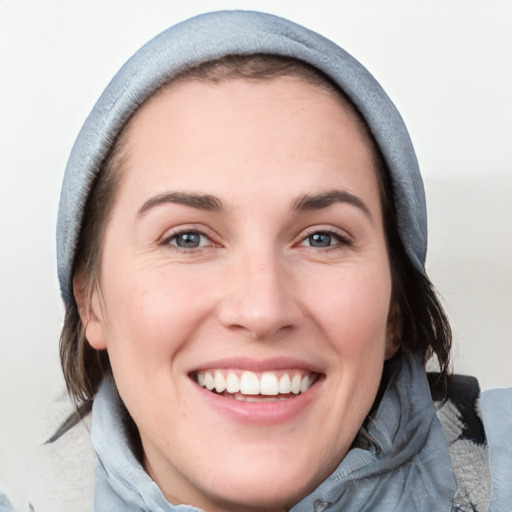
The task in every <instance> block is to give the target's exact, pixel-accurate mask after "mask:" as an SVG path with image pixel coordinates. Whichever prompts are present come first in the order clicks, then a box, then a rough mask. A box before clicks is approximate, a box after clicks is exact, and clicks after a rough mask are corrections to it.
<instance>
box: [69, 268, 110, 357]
mask: <svg viewBox="0 0 512 512" xmlns="http://www.w3.org/2000/svg"><path fill="white" fill-rule="evenodd" d="M73 295H74V296H75V301H76V304H77V306H78V314H79V315H80V319H81V321H82V325H83V326H84V329H85V338H86V339H87V341H88V343H89V345H91V347H92V348H95V349H96V350H104V349H106V348H107V337H106V329H105V322H104V318H103V311H102V309H101V302H100V294H99V290H98V287H97V286H94V289H93V290H92V293H90V292H89V286H88V283H87V278H86V276H85V275H84V273H83V272H77V273H76V275H75V276H74V277H73Z"/></svg>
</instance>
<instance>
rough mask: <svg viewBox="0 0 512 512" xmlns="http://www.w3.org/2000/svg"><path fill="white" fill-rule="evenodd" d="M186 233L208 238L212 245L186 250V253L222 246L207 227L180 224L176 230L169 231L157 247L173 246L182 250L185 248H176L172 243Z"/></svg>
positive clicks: (218, 238)
mask: <svg viewBox="0 0 512 512" xmlns="http://www.w3.org/2000/svg"><path fill="white" fill-rule="evenodd" d="M185 233H197V234H198V235H200V236H204V237H206V238H207V239H208V240H209V241H210V242H211V243H210V244H208V245H206V246H200V247H196V248H195V249H185V250H186V251H188V252H190V251H194V250H198V249H204V248H208V247H213V246H220V245H221V244H220V237H219V236H218V235H217V233H215V231H213V230H212V229H210V228H207V227H206V226H202V225H198V224H180V225H179V226H176V227H174V228H171V229H168V230H167V231H165V233H164V234H163V235H162V236H161V237H160V238H159V239H158V241H157V245H172V246H173V247H175V248H176V249H178V250H182V249H184V248H182V247H178V246H175V245H173V244H171V243H170V241H171V240H172V239H173V238H176V237H178V236H180V235H183V234H185Z"/></svg>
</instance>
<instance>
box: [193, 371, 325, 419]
mask: <svg viewBox="0 0 512 512" xmlns="http://www.w3.org/2000/svg"><path fill="white" fill-rule="evenodd" d="M191 382H192V384H193V386H194V388H195V389H196V391H197V392H199V394H200V396H201V399H202V400H204V401H205V402H206V404H207V405H208V406H209V407H212V408H213V409H214V410H216V411H217V412H218V413H219V414H222V415H225V416H227V417H228V418H230V419H231V420H234V421H238V422H241V423H251V424H259V425H273V424H279V423H285V422H287V421H290V420H292V419H293V418H295V417H296V416H298V415H300V414H301V413H302V412H304V411H305V410H306V409H307V408H308V407H309V406H310V405H311V403H312V402H313V401H314V400H315V398H316V397H317V396H318V394H319V392H320V388H321V386H322V379H317V381H316V382H315V383H314V384H313V385H312V386H311V387H310V388H309V389H308V390H307V391H305V392H304V393H301V394H300V395H297V396H295V397H292V398H288V399H286V400H277V401H275V402H242V401H240V400H235V399H233V398H226V397H225V396H222V395H218V394H216V393H212V392H211V391H208V390H207V389H205V388H202V387H201V386H199V385H198V384H196V383H195V382H193V381H191Z"/></svg>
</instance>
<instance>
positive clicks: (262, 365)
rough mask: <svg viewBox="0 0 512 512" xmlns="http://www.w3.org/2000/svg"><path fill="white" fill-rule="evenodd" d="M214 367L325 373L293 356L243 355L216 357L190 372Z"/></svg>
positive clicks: (253, 370) (256, 370) (254, 370)
mask: <svg viewBox="0 0 512 512" xmlns="http://www.w3.org/2000/svg"><path fill="white" fill-rule="evenodd" d="M212 369H218V370H221V369H225V370H229V369H233V370H247V371H252V372H265V371H273V370H274V371H275V370H290V369H297V370H305V371H308V372H313V373H319V374H321V373H324V372H323V371H322V370H321V369H320V368H319V367H317V366H316V365H314V364H311V363H310V362H306V361H303V360H301V359H297V358H292V357H278V358H272V359H248V358H243V357H230V358H223V359H216V360H212V361H208V362H205V363H201V364H200V365H198V366H195V367H194V368H193V369H191V370H190V372H189V373H194V372H201V371H207V370H212Z"/></svg>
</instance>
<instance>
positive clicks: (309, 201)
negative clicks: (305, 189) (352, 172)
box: [292, 190, 373, 222]
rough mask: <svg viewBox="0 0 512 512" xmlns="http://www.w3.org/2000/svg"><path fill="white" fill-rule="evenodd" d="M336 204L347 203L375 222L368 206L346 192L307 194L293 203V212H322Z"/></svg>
mask: <svg viewBox="0 0 512 512" xmlns="http://www.w3.org/2000/svg"><path fill="white" fill-rule="evenodd" d="M336 203H346V204H350V205H352V206H355V207H356V208H359V209H360V210H361V211H362V212H363V213H364V214H365V215H366V216H367V217H368V218H369V219H370V221H372V222H373V218H372V214H371V213H370V209H369V208H368V206H366V204H365V203H364V202H363V201H362V200H361V199H360V198H359V197H357V196H355V195H354V194H351V193H350V192H347V191H345V190H329V191H327V192H322V193H320V194H314V195H313V194H306V195H304V196H302V197H301V198H299V199H297V200H296V201H295V202H294V203H293V207H292V208H293V210H295V211H299V212H302V211H305V210H321V209H322V208H327V207H329V206H331V205H333V204H336Z"/></svg>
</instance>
